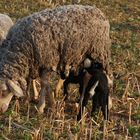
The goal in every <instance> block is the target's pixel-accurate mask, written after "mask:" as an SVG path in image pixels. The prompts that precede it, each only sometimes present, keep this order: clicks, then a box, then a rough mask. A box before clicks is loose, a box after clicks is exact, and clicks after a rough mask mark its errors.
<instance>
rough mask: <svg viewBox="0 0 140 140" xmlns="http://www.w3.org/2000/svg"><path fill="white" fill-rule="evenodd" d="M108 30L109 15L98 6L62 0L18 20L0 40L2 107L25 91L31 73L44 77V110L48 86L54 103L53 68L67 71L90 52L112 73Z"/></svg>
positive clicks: (75, 67) (40, 105)
mask: <svg viewBox="0 0 140 140" xmlns="http://www.w3.org/2000/svg"><path fill="white" fill-rule="evenodd" d="M109 30H110V25H109V22H108V20H107V19H106V17H105V16H104V14H103V13H102V12H101V11H100V10H99V9H98V8H96V7H95V6H82V5H68V6H61V7H58V8H56V9H52V10H50V9H49V10H48V9H46V10H43V11H41V12H38V13H34V14H32V15H30V16H28V17H25V18H23V19H21V20H20V21H18V22H17V23H16V24H15V25H14V26H13V27H12V28H11V30H10V32H9V34H8V35H7V38H6V40H5V41H4V42H3V44H2V46H1V47H2V48H5V50H4V52H3V55H2V56H1V57H2V59H1V61H0V83H1V86H0V90H1V91H2V92H3V93H4V95H3V97H2V98H0V110H1V111H2V112H5V111H6V110H7V108H8V106H9V103H10V101H11V99H12V97H13V95H16V96H18V97H22V96H24V95H25V93H26V91H27V86H28V84H27V81H29V80H28V79H35V78H37V77H40V78H41V91H40V99H39V111H40V112H43V111H44V108H45V97H46V92H48V93H47V94H48V98H49V99H48V102H49V106H53V105H54V100H53V96H52V94H51V91H50V83H49V79H50V78H51V75H52V71H56V72H57V73H60V72H64V74H65V75H66V76H67V75H68V74H69V71H70V68H72V69H74V70H75V71H76V70H77V69H78V68H79V65H80V64H81V62H82V61H83V60H84V59H85V58H86V56H87V55H88V56H91V57H92V58H93V59H95V60H97V61H98V62H100V63H102V64H103V67H104V69H105V70H106V72H107V73H109V71H110V68H109V62H110V46H111V41H110V37H109ZM0 53H1V52H0ZM7 94H8V95H7ZM5 100H6V101H5Z"/></svg>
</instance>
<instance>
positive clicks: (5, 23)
mask: <svg viewBox="0 0 140 140" xmlns="http://www.w3.org/2000/svg"><path fill="white" fill-rule="evenodd" d="M12 26H13V21H12V20H11V18H10V17H9V16H8V15H5V14H0V45H1V43H2V41H3V40H4V39H5V38H6V35H7V33H8V31H9V29H10V28H11V27H12Z"/></svg>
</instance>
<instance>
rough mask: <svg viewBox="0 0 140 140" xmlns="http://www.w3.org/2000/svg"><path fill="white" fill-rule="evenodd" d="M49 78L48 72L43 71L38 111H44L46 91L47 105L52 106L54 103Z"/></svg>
mask: <svg viewBox="0 0 140 140" xmlns="http://www.w3.org/2000/svg"><path fill="white" fill-rule="evenodd" d="M49 78H50V73H48V74H47V73H46V71H44V72H43V74H42V76H41V90H40V98H39V105H38V109H39V112H40V113H43V112H44V108H45V98H46V92H47V97H48V106H49V107H50V108H53V107H54V104H55V102H54V98H53V95H52V93H51V88H50V84H49V83H48V81H49Z"/></svg>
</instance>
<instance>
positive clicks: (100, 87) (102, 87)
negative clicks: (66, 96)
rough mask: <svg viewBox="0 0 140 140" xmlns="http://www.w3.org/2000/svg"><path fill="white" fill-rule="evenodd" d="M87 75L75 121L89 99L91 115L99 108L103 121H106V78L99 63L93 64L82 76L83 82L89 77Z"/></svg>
mask: <svg viewBox="0 0 140 140" xmlns="http://www.w3.org/2000/svg"><path fill="white" fill-rule="evenodd" d="M89 74H90V79H89V80H88V84H87V86H86V89H85V92H84V93H83V94H82V97H81V100H80V111H79V114H78V116H77V120H80V119H81V115H82V112H83V108H84V107H85V106H86V105H87V103H88V100H89V98H92V113H93V112H95V111H96V109H97V108H99V107H101V110H102V112H103V115H104V119H105V120H108V114H109V100H110V98H109V85H108V78H107V76H106V74H105V73H104V71H103V67H102V65H101V64H100V63H95V64H94V65H93V66H92V68H90V71H88V72H87V73H86V74H85V75H84V77H83V80H85V79H86V77H89ZM91 75H92V77H91Z"/></svg>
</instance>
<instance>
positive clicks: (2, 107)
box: [0, 93, 13, 112]
mask: <svg viewBox="0 0 140 140" xmlns="http://www.w3.org/2000/svg"><path fill="white" fill-rule="evenodd" d="M12 97H13V93H9V94H8V95H7V96H6V97H2V98H0V111H1V112H5V111H6V110H7V109H8V107H9V104H10V101H11V99H12Z"/></svg>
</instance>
